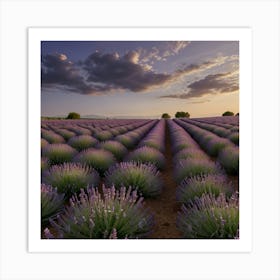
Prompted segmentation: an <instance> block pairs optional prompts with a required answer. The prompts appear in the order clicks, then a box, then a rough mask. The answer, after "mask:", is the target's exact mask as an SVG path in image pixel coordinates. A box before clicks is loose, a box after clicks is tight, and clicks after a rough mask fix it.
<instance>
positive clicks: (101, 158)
mask: <svg viewBox="0 0 280 280" xmlns="http://www.w3.org/2000/svg"><path fill="white" fill-rule="evenodd" d="M74 161H75V162H80V163H83V164H86V165H88V166H90V167H92V168H94V169H95V170H97V171H98V172H99V174H100V175H101V176H103V174H104V172H105V171H106V170H107V169H108V168H109V167H110V166H111V165H113V164H115V163H116V158H115V157H114V156H113V154H112V153H111V152H109V151H107V150H104V149H95V148H89V149H87V150H84V151H82V152H80V153H79V154H78V155H77V156H76V157H75V158H74Z"/></svg>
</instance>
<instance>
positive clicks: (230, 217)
mask: <svg viewBox="0 0 280 280" xmlns="http://www.w3.org/2000/svg"><path fill="white" fill-rule="evenodd" d="M177 226H178V228H179V230H181V231H182V233H183V236H184V238H193V239H237V238H239V199H238V194H237V193H234V194H233V195H232V196H231V197H230V199H227V198H226V196H225V194H224V193H220V194H219V196H218V197H216V196H215V195H214V194H212V193H210V194H203V195H202V196H201V197H200V198H195V201H194V202H193V204H192V205H191V207H186V206H185V205H183V206H182V210H181V212H179V214H178V219H177Z"/></svg>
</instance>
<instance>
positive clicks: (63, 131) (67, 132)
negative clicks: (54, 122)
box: [56, 129, 76, 141]
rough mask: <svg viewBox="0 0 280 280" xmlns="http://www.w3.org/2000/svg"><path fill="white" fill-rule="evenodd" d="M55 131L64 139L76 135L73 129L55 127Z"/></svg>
mask: <svg viewBox="0 0 280 280" xmlns="http://www.w3.org/2000/svg"><path fill="white" fill-rule="evenodd" d="M56 133H58V134H59V135H61V136H62V137H63V138H64V139H65V140H66V141H68V140H69V139H70V138H72V137H74V136H75V135H76V134H75V133H74V132H73V131H70V130H67V129H57V130H56Z"/></svg>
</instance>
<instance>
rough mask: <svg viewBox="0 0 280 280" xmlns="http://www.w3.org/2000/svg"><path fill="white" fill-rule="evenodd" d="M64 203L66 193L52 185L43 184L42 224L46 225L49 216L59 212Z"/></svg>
mask: <svg viewBox="0 0 280 280" xmlns="http://www.w3.org/2000/svg"><path fill="white" fill-rule="evenodd" d="M63 204H64V194H59V193H57V190H56V189H55V188H53V187H52V186H50V185H45V184H41V226H42V227H45V226H46V225H47V224H48V222H49V218H52V217H54V216H55V215H57V214H59V212H60V211H61V210H62V208H63Z"/></svg>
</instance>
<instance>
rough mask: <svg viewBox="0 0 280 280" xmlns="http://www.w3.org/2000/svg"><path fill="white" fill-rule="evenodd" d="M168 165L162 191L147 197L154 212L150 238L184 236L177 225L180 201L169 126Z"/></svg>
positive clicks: (166, 128) (163, 172) (166, 151)
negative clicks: (174, 178)
mask: <svg viewBox="0 0 280 280" xmlns="http://www.w3.org/2000/svg"><path fill="white" fill-rule="evenodd" d="M165 149H166V150H165V158H166V166H165V169H164V170H163V171H162V177H163V180H164V186H163V190H162V193H161V194H160V195H159V196H158V197H156V198H155V199H145V206H146V207H147V208H149V209H150V210H151V212H152V213H153V214H154V219H155V226H154V230H153V232H152V233H151V235H150V236H149V238H150V239H156V238H160V239H175V238H183V237H182V234H181V233H180V231H179V230H178V229H177V227H176V218H177V214H178V211H179V210H180V203H178V202H177V201H176V195H175V192H176V187H177V185H176V183H175V181H174V180H173V173H172V172H173V169H172V167H173V165H172V152H171V140H170V133H169V129H168V126H167V124H166V127H165Z"/></svg>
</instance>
